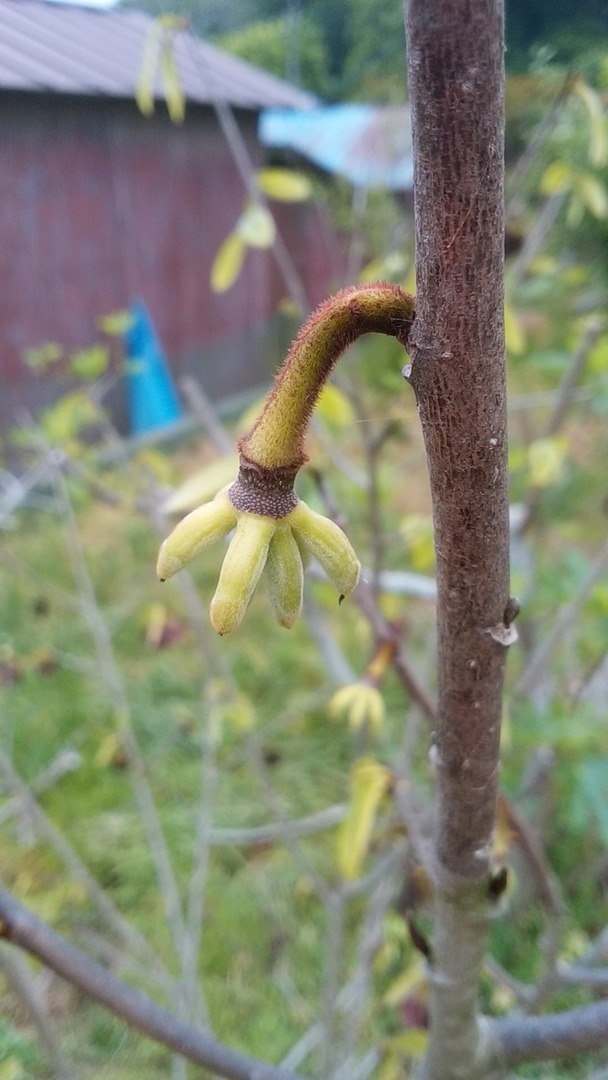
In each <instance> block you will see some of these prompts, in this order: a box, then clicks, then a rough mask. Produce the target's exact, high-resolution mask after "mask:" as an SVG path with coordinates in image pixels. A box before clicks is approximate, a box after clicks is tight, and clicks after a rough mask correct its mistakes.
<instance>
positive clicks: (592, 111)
mask: <svg viewBox="0 0 608 1080" xmlns="http://www.w3.org/2000/svg"><path fill="white" fill-rule="evenodd" d="M574 92H575V93H576V94H578V96H579V98H580V100H581V101H582V102H583V105H584V106H585V108H586V109H587V112H588V114H589V159H590V161H591V164H592V165H594V166H595V167H596V168H600V167H601V166H602V165H605V164H606V161H607V160H608V125H607V123H606V117H605V114H604V107H603V105H602V99H601V97H600V95H599V94H598V93H597V92H596V91H595V90H592V88H591V87H590V86H588V85H587V83H584V82H581V81H580V80H577V82H576V83H575V86H574Z"/></svg>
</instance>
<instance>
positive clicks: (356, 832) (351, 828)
mask: <svg viewBox="0 0 608 1080" xmlns="http://www.w3.org/2000/svg"><path fill="white" fill-rule="evenodd" d="M390 782H391V772H390V770H389V769H387V768H386V766H385V765H381V764H380V762H378V761H374V760H373V758H361V759H360V761H358V762H357V763H356V764H355V766H354V768H353V770H352V772H351V777H350V784H351V796H350V801H349V804H348V809H347V811H346V817H345V818H344V820H343V821H342V824H341V825H340V828H339V830H338V837H337V853H336V854H337V859H338V866H339V868H340V870H341V872H342V874H343V875H344V877H345V878H346V879H347V880H349V881H353V880H355V879H356V878H358V877H359V875H360V873H361V867H362V865H363V860H364V859H365V856H366V854H367V851H368V848H369V843H370V840H371V836H372V832H373V829H374V824H375V821H376V816H377V813H378V807H379V806H380V802H381V801H382V798H383V796H384V795H385V794H386V792H387V791H388V788H389V786H390Z"/></svg>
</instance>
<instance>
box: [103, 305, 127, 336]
mask: <svg viewBox="0 0 608 1080" xmlns="http://www.w3.org/2000/svg"><path fill="white" fill-rule="evenodd" d="M97 325H98V327H99V329H100V330H101V331H102V332H103V333H104V334H110V335H111V336H112V337H122V336H123V335H124V334H126V332H127V330H129V329H130V328H131V326H132V325H133V315H132V314H131V312H130V311H129V310H128V309H125V310H124V311H113V312H111V313H110V314H109V315H101V316H100V317H99V319H98V320H97Z"/></svg>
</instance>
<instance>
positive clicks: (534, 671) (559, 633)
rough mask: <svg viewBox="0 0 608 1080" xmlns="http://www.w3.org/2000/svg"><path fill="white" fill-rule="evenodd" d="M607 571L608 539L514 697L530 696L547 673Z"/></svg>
mask: <svg viewBox="0 0 608 1080" xmlns="http://www.w3.org/2000/svg"><path fill="white" fill-rule="evenodd" d="M606 570H608V542H606V543H605V544H604V546H603V547H602V548H601V549H600V551H599V554H598V555H597V556H596V558H595V560H594V561H593V562H592V564H591V567H590V570H589V573H588V575H587V577H586V578H585V580H584V581H583V582H582V583H581V585H580V588H579V590H578V592H577V593H576V595H575V596H574V597H573V598H572V600H571V601H570V603H569V604H568V605H567V606H566V607H564V608H562V610H561V611H560V612H559V613H558V615H557V618H556V619H554V620H553V622H552V625H551V629H550V631H549V633H548V634H547V637H546V638H545V640H544V641H543V642H541V644H540V645H539V647H538V648H537V650H536V652H535V653H534V654H533V655H532V659H531V660H530V663H529V664H528V666H527V668H526V670H525V671H524V673H523V675H522V676H521V678H520V679H519V682H518V683H517V685H516V686H515V688H514V690H513V697H514V698H515V699H521V698H525V697H527V696H528V695H529V694H530V693H531V692H532V691H533V690H534V688H535V687H536V686H538V685H539V683H540V682H542V680H543V678H544V677H545V674H546V670H547V665H548V663H549V659H550V657H551V653H552V652H553V650H554V649H555V648H556V647H557V646H558V645H559V644H560V643H565V642H566V641H567V638H568V634H569V632H570V630H571V629H572V628H573V627H574V626H575V624H576V621H577V619H578V617H579V615H580V612H581V609H582V607H583V605H584V604H585V602H586V600H587V598H588V596H589V594H590V592H591V591H592V590H593V589H594V588H595V586H596V585H597V583H598V581H600V580H601V578H602V577H603V576H604V574H605V573H606Z"/></svg>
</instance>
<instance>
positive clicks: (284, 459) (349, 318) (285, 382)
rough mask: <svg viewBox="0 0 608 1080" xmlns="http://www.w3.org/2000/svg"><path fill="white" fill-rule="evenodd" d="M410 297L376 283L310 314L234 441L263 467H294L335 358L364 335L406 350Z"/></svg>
mask: <svg viewBox="0 0 608 1080" xmlns="http://www.w3.org/2000/svg"><path fill="white" fill-rule="evenodd" d="M413 319H414V298H413V297H412V296H410V295H409V294H408V293H405V292H403V291H402V289H400V288H399V287H398V286H397V285H388V284H386V283H383V282H376V283H374V284H372V285H356V286H353V287H352V288H350V289H343V290H342V292H339V293H336V295H335V296H332V297H330V299H329V300H326V301H325V303H323V304H321V305H320V306H319V307H318V308H317V309H316V311H314V312H313V313H312V315H311V316H310V318H309V319H308V321H307V322H306V323H305V324H304V326H303V327H302V329H301V330H300V333H299V334H298V336H297V338H296V340H295V341H294V342H293V344H292V346H291V348H290V350H289V352H288V354H287V357H286V359H285V362H284V364H283V366H282V367H281V369H280V371H279V372H278V375H277V377H276V380H275V383H274V386H273V388H272V390H271V393H270V396H269V398H268V400H267V402H266V404H265V406H264V409H263V411H262V414H261V416H260V418H259V419H258V421H257V422H256V424H255V425H254V427H253V428H252V429H251V431H250V432H249V434H248V435H245V436H244V438H242V439H241V441H240V443H239V449H240V451H241V454H242V456H243V457H244V459H245V460H246V461H247V462H249V463H251V464H254V465H258V466H260V467H261V468H263V469H277V468H279V469H298V468H299V467H300V465H302V464H303V462H304V461H305V460H306V456H305V453H304V438H305V435H306V429H307V427H308V422H309V420H310V417H311V415H312V411H313V409H314V407H315V405H316V402H317V399H318V397H319V394H320V393H321V390H322V389H323V385H324V383H325V381H326V379H327V378H328V376H329V375H330V373H331V371H332V370H333V368H334V366H335V364H336V363H337V361H338V359H339V358H340V356H341V355H342V353H343V352H344V350H345V349H347V348H348V346H349V345H352V344H353V342H354V341H356V340H357V338H359V337H361V336H362V335H363V334H388V335H390V336H391V337H395V338H397V340H398V341H400V342H401V344H402V345H403V346H404V347H407V342H408V337H409V332H410V329H411V326H412V322H413Z"/></svg>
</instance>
